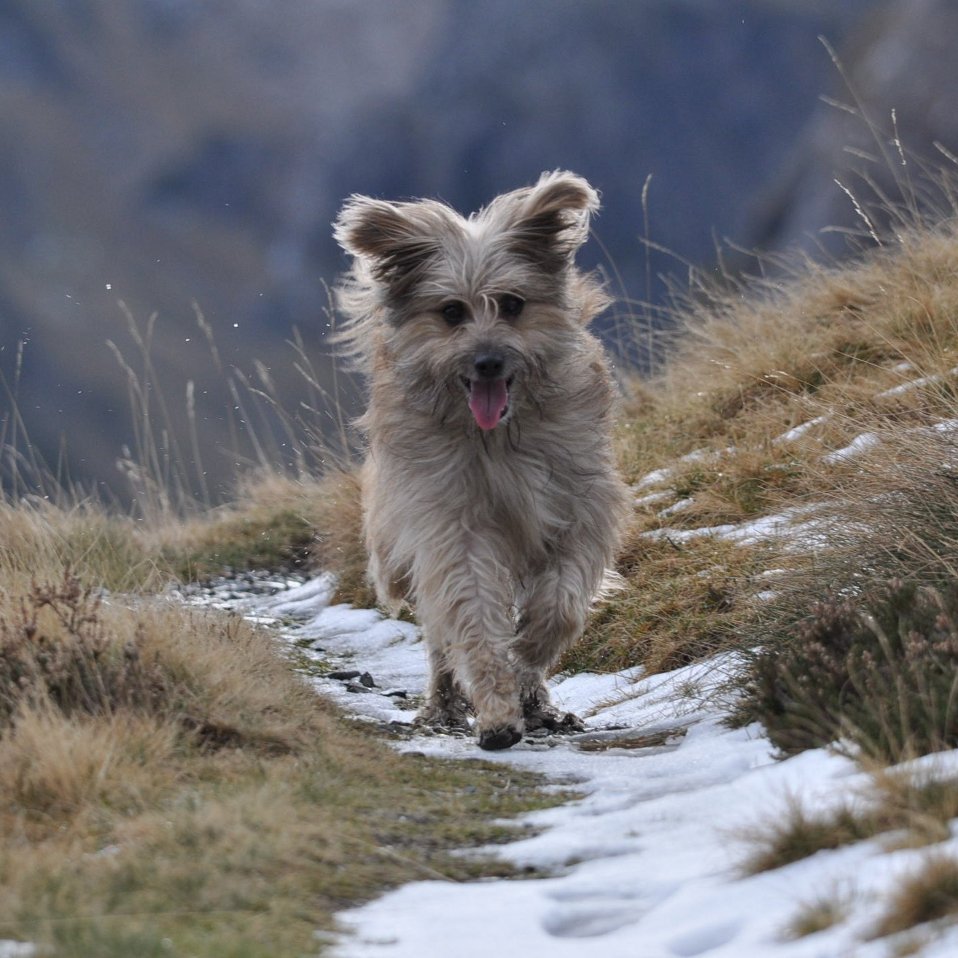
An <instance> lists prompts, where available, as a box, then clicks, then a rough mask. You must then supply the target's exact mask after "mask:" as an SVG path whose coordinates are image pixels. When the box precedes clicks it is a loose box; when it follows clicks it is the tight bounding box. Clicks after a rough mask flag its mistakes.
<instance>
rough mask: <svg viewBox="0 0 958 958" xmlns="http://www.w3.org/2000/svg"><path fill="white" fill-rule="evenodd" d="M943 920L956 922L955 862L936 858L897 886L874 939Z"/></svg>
mask: <svg viewBox="0 0 958 958" xmlns="http://www.w3.org/2000/svg"><path fill="white" fill-rule="evenodd" d="M944 918H949V919H952V920H955V919H956V918H958V861H956V860H955V859H954V858H953V857H950V856H945V855H941V854H937V855H935V856H933V857H932V858H929V859H928V860H927V861H926V862H925V863H924V864H923V865H922V867H921V868H920V869H919V870H918V871H916V872H914V873H913V874H912V875H909V876H908V877H906V878H905V879H904V880H903V881H902V882H901V883H900V884H899V885H898V887H897V888H896V889H895V892H894V894H893V895H892V896H891V900H890V901H889V902H888V904H887V906H886V909H885V913H884V914H883V915H882V917H881V919H880V920H879V922H878V925H877V927H876V928H875V932H874V935H875V937H876V938H883V937H885V936H886V935H894V934H898V933H899V932H903V931H908V930H909V929H912V928H915V927H916V926H917V925H922V924H925V923H927V922H932V921H939V920H941V919H944Z"/></svg>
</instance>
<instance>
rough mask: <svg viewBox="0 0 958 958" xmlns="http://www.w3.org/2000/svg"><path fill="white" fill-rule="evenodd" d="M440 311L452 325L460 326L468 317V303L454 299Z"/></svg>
mask: <svg viewBox="0 0 958 958" xmlns="http://www.w3.org/2000/svg"><path fill="white" fill-rule="evenodd" d="M440 312H441V313H442V318H443V319H444V320H445V321H446V322H447V323H449V325H450V326H458V325H459V324H460V323H461V322H462V321H463V320H464V319H465V318H466V304H465V303H461V302H459V300H458V299H454V300H453V301H452V302H451V303H446V305H445V306H443V307H442V309H441V310H440Z"/></svg>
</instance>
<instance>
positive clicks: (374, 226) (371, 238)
mask: <svg viewBox="0 0 958 958" xmlns="http://www.w3.org/2000/svg"><path fill="white" fill-rule="evenodd" d="M440 209H441V204H438V203H430V202H426V201H421V202H416V203H388V202H386V201H384V200H375V199H372V198H371V197H368V196H358V195H354V196H351V197H350V198H349V199H348V200H347V201H346V203H345V204H344V205H343V208H342V210H340V213H339V216H338V217H337V219H336V222H335V223H334V224H333V235H334V236H335V238H336V241H337V242H338V243H339V245H340V246H342V248H343V249H344V250H346V252H347V253H350V254H352V255H353V256H357V257H363V258H365V259H366V260H368V262H369V265H370V267H371V268H372V273H373V276H374V277H375V278H376V279H377V280H378V281H379V282H381V283H384V284H385V285H386V286H388V287H389V288H390V290H391V292H392V293H393V294H394V295H402V294H403V293H404V292H408V290H409V289H410V288H411V287H412V286H413V285H414V284H415V282H416V281H417V279H418V278H419V277H420V276H421V275H422V273H423V271H424V270H425V268H426V267H427V265H428V264H429V263H430V261H431V260H432V259H433V257H434V256H435V255H436V254H437V253H438V252H439V249H440V241H439V231H440V228H441V225H442V222H441V220H442V217H441V215H440V212H439V211H440Z"/></svg>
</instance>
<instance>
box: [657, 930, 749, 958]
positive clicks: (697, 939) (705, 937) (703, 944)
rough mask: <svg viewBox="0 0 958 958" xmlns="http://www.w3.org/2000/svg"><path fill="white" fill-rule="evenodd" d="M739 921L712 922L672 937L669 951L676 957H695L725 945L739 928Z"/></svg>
mask: <svg viewBox="0 0 958 958" xmlns="http://www.w3.org/2000/svg"><path fill="white" fill-rule="evenodd" d="M741 927H742V922H741V921H723V922H714V923H713V924H711V925H702V926H701V927H700V928H695V929H694V930H692V931H688V932H685V933H684V934H681V935H678V936H677V937H675V938H673V939H672V940H671V941H670V942H669V944H668V947H669V951H671V952H672V954H673V955H676V956H677V958H695V956H696V955H704V954H706V953H707V952H710V951H714V950H715V949H716V948H721V947H722V945H727V944H728V943H729V942H730V941H731V940H732V939H733V938H734V937H735V936H736V935H737V934H738V933H739V931H740V930H741Z"/></svg>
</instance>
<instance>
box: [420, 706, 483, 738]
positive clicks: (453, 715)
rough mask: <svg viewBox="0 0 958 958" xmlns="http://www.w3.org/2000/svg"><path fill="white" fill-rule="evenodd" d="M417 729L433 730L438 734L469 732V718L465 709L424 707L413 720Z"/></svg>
mask: <svg viewBox="0 0 958 958" xmlns="http://www.w3.org/2000/svg"><path fill="white" fill-rule="evenodd" d="M413 725H414V726H416V727H417V728H428V729H433V730H435V731H437V732H468V731H470V729H469V716H468V714H467V712H466V709H465V708H464V707H463V708H438V707H436V706H433V705H427V706H424V707H423V708H421V709H420V710H419V714H418V715H417V716H416V718H415V719H414V720H413Z"/></svg>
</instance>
